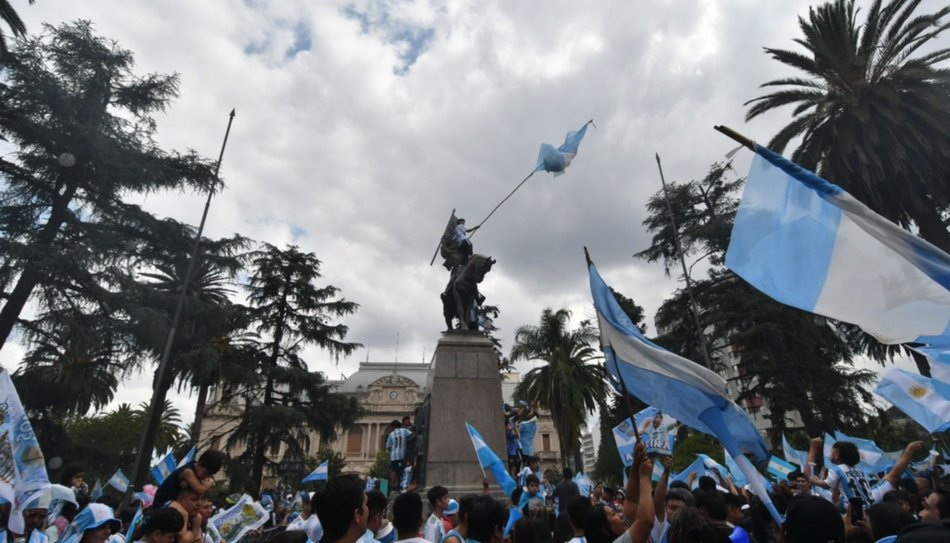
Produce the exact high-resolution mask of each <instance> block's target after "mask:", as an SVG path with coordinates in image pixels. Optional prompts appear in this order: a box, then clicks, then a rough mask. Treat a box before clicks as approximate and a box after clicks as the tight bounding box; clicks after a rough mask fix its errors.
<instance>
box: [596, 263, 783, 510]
mask: <svg viewBox="0 0 950 543" xmlns="http://www.w3.org/2000/svg"><path fill="white" fill-rule="evenodd" d="M588 274H589V275H590V291H591V296H592V297H593V298H594V308H595V309H596V310H597V320H598V322H599V326H600V341H601V345H602V347H603V350H604V355H605V356H606V358H607V361H606V364H605V365H606V368H607V371H609V372H610V374H611V376H612V377H613V378H614V381H615V382H617V383H620V382H623V384H624V387H625V388H626V392H627V393H630V394H632V395H634V396H636V397H637V398H640V400H642V401H643V402H646V403H647V404H648V405H651V406H653V407H655V408H657V409H659V410H661V411H663V413H665V414H668V415H670V416H672V417H673V418H675V419H676V420H678V421H680V422H681V423H683V424H685V425H687V426H689V427H691V428H693V429H695V430H699V431H700V432H703V433H706V434H709V435H712V436H714V437H716V438H717V439H719V441H720V443H722V444H723V446H724V447H725V448H726V450H727V451H729V454H730V455H732V458H733V460H734V461H735V462H736V465H737V466H739V469H740V470H741V471H742V473H743V474H745V476H746V478H747V479H748V480H749V481H750V484H751V485H752V489H753V491H754V492H755V494H756V495H757V496H763V503H765V505H766V507H767V508H768V510H769V512H770V513H771V514H772V516H773V518H774V519H775V521H776V522H779V523H781V522H782V517H781V515H779V514H778V511H777V510H776V509H775V507H774V506H773V505H772V502H771V500H770V499H768V493H767V492H766V489H765V487H764V486H763V484H762V482H761V479H760V478H759V477H754V476H753V475H752V474H753V473H757V472H756V471H755V467H754V466H753V465H752V463H751V462H750V461H749V459H748V458H746V457H745V453H748V454H749V455H751V457H752V458H753V459H754V460H756V461H757V462H761V463H765V462H767V461H768V459H769V452H768V448H767V447H766V446H765V442H764V441H763V440H762V436H760V435H759V432H758V430H756V428H755V425H754V424H753V423H752V420H751V419H749V415H747V414H746V412H745V411H743V410H742V409H741V408H740V407H739V406H738V405H736V404H735V402H733V401H732V400H730V399H729V391H728V390H727V388H726V380H725V379H723V378H722V376H720V375H719V374H718V373H716V372H714V371H712V370H710V369H708V368H704V367H703V366H700V365H699V364H697V363H695V362H692V361H690V360H687V359H685V358H683V357H681V356H678V355H676V354H673V353H671V352H670V351H667V350H666V349H664V348H662V347H660V346H659V345H656V344H655V343H653V342H652V341H650V340H648V339H647V338H645V337H644V336H643V334H642V333H640V329H639V328H637V327H636V326H634V324H633V322H632V321H631V320H630V317H628V316H627V315H626V314H625V313H624V312H623V310H622V309H621V308H620V304H618V303H617V299H616V298H614V295H613V294H612V293H611V292H610V289H609V288H608V287H607V284H606V283H604V280H603V279H602V278H601V277H600V274H599V273H597V267H596V266H594V264H593V262H589V263H588Z"/></svg>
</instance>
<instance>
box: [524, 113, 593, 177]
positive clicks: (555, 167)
mask: <svg viewBox="0 0 950 543" xmlns="http://www.w3.org/2000/svg"><path fill="white" fill-rule="evenodd" d="M589 124H594V121H592V120H591V121H587V122H586V123H584V126H582V127H581V128H580V130H571V131H570V132H568V133H567V137H566V138H564V143H562V144H561V146H560V147H558V148H557V149H555V148H554V146H553V145H549V144H547V143H542V144H541V148H540V149H539V150H538V164H537V166H535V167H534V171H536V172H540V171H545V172H552V173H553V174H554V175H561V174H563V173H564V170H566V169H567V167H568V166H570V165H571V161H572V160H574V157H575V156H577V149H578V147H580V145H581V140H582V139H584V134H586V133H587V125H589Z"/></svg>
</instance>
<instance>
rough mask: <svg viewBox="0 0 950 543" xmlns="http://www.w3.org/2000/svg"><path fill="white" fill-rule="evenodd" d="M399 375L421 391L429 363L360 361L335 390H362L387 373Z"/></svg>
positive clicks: (351, 391)
mask: <svg viewBox="0 0 950 543" xmlns="http://www.w3.org/2000/svg"><path fill="white" fill-rule="evenodd" d="M393 374H396V375H399V376H402V377H405V378H406V379H409V380H410V381H412V382H414V383H415V384H416V385H418V387H419V390H420V391H422V390H423V389H424V388H425V387H426V380H427V378H428V375H429V364H408V363H402V362H400V363H398V364H397V363H394V362H361V363H360V367H359V369H358V370H357V371H356V372H355V373H353V374H351V375H350V376H349V377H347V378H346V379H344V380H343V381H342V382H340V383H339V385H338V386H339V388H337V391H339V392H342V393H344V394H355V393H357V392H364V391H366V389H367V388H368V387H369V385H371V384H373V383H375V382H376V381H378V380H379V379H382V378H383V377H386V376H388V375H393Z"/></svg>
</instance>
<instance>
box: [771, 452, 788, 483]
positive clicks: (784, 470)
mask: <svg viewBox="0 0 950 543" xmlns="http://www.w3.org/2000/svg"><path fill="white" fill-rule="evenodd" d="M793 471H795V466H793V465H792V464H790V463H788V462H786V461H785V460H782V459H781V458H779V457H777V456H773V457H772V458H770V459H769V467H768V472H769V475H771V476H772V477H775V479H776V480H778V481H787V480H788V474H789V473H791V472H793Z"/></svg>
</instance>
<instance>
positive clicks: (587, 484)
mask: <svg viewBox="0 0 950 543" xmlns="http://www.w3.org/2000/svg"><path fill="white" fill-rule="evenodd" d="M574 482H575V483H577V489H578V491H580V493H581V496H584V497H585V498H589V497H590V493H591V491H592V490H593V489H594V481H592V480H591V478H590V476H589V475H587V474H586V473H582V472H577V474H576V475H574Z"/></svg>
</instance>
